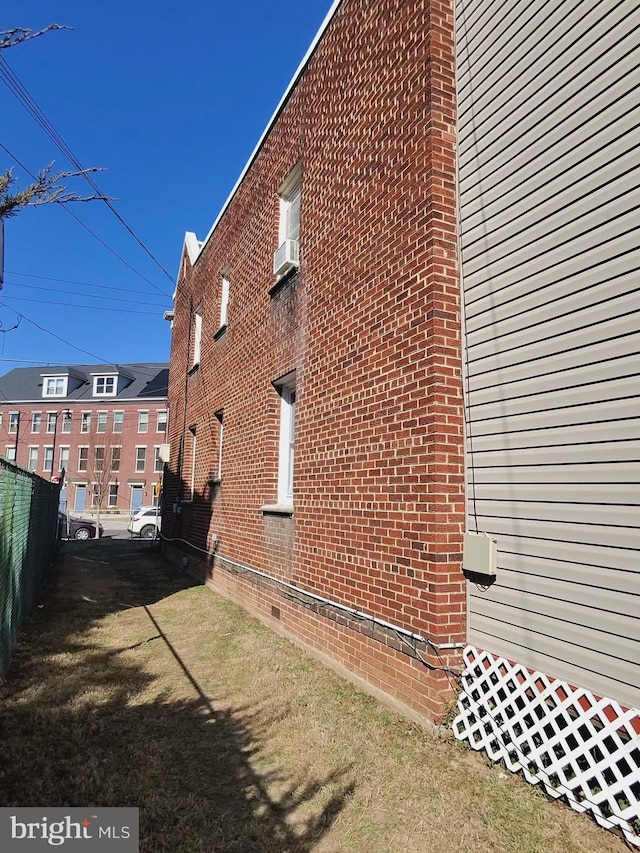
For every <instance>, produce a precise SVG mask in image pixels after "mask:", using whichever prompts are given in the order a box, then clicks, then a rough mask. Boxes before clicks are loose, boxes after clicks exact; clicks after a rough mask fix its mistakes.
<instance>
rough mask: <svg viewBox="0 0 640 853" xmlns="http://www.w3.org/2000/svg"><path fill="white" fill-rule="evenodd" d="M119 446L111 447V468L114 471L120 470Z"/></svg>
mask: <svg viewBox="0 0 640 853" xmlns="http://www.w3.org/2000/svg"><path fill="white" fill-rule="evenodd" d="M121 449H122V448H120V447H117V446H116V447H112V448H111V470H112V471H113V472H114V473H117V472H118V471H119V470H120V452H121Z"/></svg>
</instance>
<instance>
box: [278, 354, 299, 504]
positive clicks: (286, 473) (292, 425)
mask: <svg viewBox="0 0 640 853" xmlns="http://www.w3.org/2000/svg"><path fill="white" fill-rule="evenodd" d="M275 387H276V390H277V391H278V393H279V394H280V448H279V454H278V503H279V504H282V505H284V506H292V505H293V473H294V455H295V434H296V376H295V371H293V373H290V374H287V376H284V377H282V378H281V379H279V380H278V382H276V383H275Z"/></svg>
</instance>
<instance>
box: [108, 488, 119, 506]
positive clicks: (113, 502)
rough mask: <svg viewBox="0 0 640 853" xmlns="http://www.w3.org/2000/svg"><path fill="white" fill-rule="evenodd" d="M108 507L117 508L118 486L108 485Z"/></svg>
mask: <svg viewBox="0 0 640 853" xmlns="http://www.w3.org/2000/svg"><path fill="white" fill-rule="evenodd" d="M109 506H110V507H116V506H118V484H117V483H109Z"/></svg>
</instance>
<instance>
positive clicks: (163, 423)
mask: <svg viewBox="0 0 640 853" xmlns="http://www.w3.org/2000/svg"><path fill="white" fill-rule="evenodd" d="M166 431H167V412H166V410H164V411H162V410H161V411H159V412H158V413H157V421H156V432H163V433H164V432H166Z"/></svg>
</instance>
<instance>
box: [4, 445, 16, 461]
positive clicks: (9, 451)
mask: <svg viewBox="0 0 640 853" xmlns="http://www.w3.org/2000/svg"><path fill="white" fill-rule="evenodd" d="M4 456H5V459H8V460H9V462H15V461H16V446H15V444H8V445H7V446H6V448H5V454H4Z"/></svg>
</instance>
